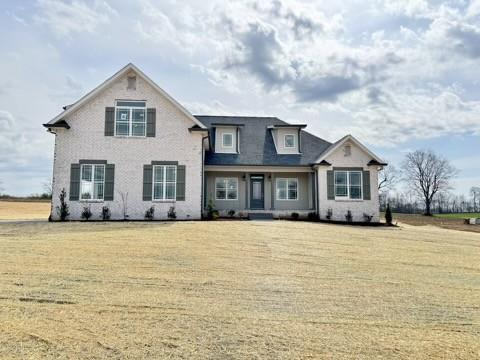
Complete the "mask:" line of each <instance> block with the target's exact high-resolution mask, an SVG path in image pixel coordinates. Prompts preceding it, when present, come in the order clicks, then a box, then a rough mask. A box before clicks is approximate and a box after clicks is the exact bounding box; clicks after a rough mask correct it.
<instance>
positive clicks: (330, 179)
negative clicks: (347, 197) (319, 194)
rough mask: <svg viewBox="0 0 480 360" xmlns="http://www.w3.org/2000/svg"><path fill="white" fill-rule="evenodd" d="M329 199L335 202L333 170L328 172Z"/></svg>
mask: <svg viewBox="0 0 480 360" xmlns="http://www.w3.org/2000/svg"><path fill="white" fill-rule="evenodd" d="M327 199H328V200H335V182H334V178H333V170H328V171H327Z"/></svg>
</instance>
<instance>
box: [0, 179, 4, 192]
mask: <svg viewBox="0 0 480 360" xmlns="http://www.w3.org/2000/svg"><path fill="white" fill-rule="evenodd" d="M2 184H3V181H1V180H0V195H2V193H3V192H4V191H5V188H4V187H3V186H2Z"/></svg>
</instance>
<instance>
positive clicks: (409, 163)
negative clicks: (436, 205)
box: [402, 150, 458, 215]
mask: <svg viewBox="0 0 480 360" xmlns="http://www.w3.org/2000/svg"><path fill="white" fill-rule="evenodd" d="M402 169H403V171H404V180H405V181H406V183H407V184H408V185H409V186H410V188H411V189H412V190H413V191H414V192H415V193H416V194H417V196H419V197H421V198H422V199H423V201H424V203H425V215H432V211H431V205H432V200H433V198H434V197H435V195H436V194H437V193H438V192H443V191H447V190H448V189H450V188H451V187H450V180H451V179H452V178H453V177H455V176H456V174H457V173H458V171H457V169H455V167H453V166H452V165H451V164H450V163H449V162H448V160H446V159H444V158H442V157H440V156H438V155H437V154H435V153H434V152H433V151H423V150H417V151H414V152H411V153H408V154H407V155H406V157H405V160H404V162H403V163H402Z"/></svg>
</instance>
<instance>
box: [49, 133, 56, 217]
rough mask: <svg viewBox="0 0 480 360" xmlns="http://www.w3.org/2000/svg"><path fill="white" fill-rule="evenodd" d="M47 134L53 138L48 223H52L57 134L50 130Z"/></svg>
mask: <svg viewBox="0 0 480 360" xmlns="http://www.w3.org/2000/svg"><path fill="white" fill-rule="evenodd" d="M47 132H49V133H50V134H53V135H54V136H55V141H54V146H53V166H52V198H51V199H50V216H49V217H48V221H52V218H53V190H54V189H55V163H56V160H57V133H56V132H55V131H53V130H52V129H47Z"/></svg>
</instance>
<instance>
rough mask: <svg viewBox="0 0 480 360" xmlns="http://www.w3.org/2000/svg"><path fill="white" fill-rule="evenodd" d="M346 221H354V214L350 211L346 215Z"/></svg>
mask: <svg viewBox="0 0 480 360" xmlns="http://www.w3.org/2000/svg"><path fill="white" fill-rule="evenodd" d="M345 220H347V222H352V221H353V216H352V212H351V211H350V210H347V213H346V214H345Z"/></svg>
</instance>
